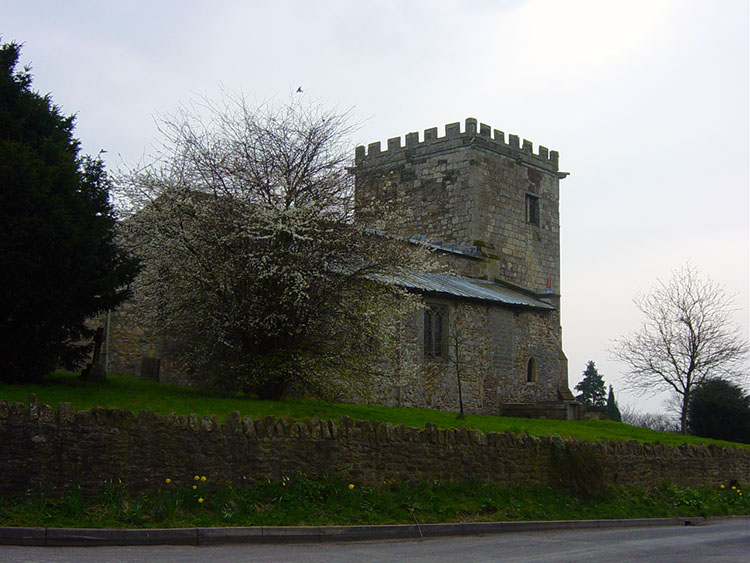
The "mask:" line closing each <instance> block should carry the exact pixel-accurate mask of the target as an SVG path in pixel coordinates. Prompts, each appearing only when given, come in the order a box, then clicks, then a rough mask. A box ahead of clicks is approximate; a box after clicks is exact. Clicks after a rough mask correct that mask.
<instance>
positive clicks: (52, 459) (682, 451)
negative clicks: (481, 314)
mask: <svg viewBox="0 0 750 563" xmlns="http://www.w3.org/2000/svg"><path fill="white" fill-rule="evenodd" d="M0 440H2V441H1V442H0V443H2V455H1V456H0V474H2V476H3V478H2V479H0V492H3V493H24V492H25V491H27V490H28V489H30V488H32V487H37V486H41V487H44V488H46V489H48V490H53V491H54V490H64V489H65V488H67V487H70V486H77V485H80V486H81V487H82V489H83V490H84V491H85V492H87V493H88V492H94V491H97V490H99V489H101V487H102V486H103V484H104V483H105V482H106V481H107V480H114V481H117V480H118V479H121V480H122V482H123V483H124V484H125V485H126V486H128V487H130V488H131V489H133V490H153V489H157V488H160V487H162V486H163V484H164V480H165V478H167V477H169V478H171V479H173V480H176V481H180V480H182V481H187V480H190V479H191V478H192V476H193V475H195V474H200V475H207V476H209V478H210V479H211V480H212V482H218V483H232V484H234V485H237V486H240V485H243V484H249V483H253V482H255V481H258V480H260V479H265V478H271V479H280V478H281V477H283V476H288V475H293V474H296V473H300V472H302V473H305V474H306V475H307V476H309V477H310V478H313V479H317V478H322V477H324V476H332V477H337V478H341V479H343V480H346V481H352V482H355V483H359V484H367V483H369V484H375V483H381V482H382V481H383V480H390V479H395V480H403V481H419V480H428V479H429V480H432V479H441V480H463V479H469V478H475V479H482V480H490V481H494V482H497V483H500V484H503V485H508V486H515V485H523V486H541V485H547V484H550V483H551V481H552V480H554V479H555V476H556V475H557V473H556V464H557V463H558V459H559V453H560V451H561V450H564V448H566V447H569V446H570V445H571V444H574V445H575V447H576V448H578V449H579V451H580V449H581V448H583V449H584V451H589V452H590V454H591V456H592V458H597V459H601V460H603V463H604V465H605V475H606V476H607V479H608V481H609V483H610V484H616V485H633V486H650V485H654V484H658V483H660V482H665V481H668V482H673V483H678V484H682V485H693V486H701V485H705V486H714V485H717V484H718V483H726V482H728V481H730V480H732V479H736V480H738V481H740V482H750V450H747V449H741V448H720V447H715V446H709V447H706V446H680V447H671V446H663V445H654V444H638V443H635V442H596V443H587V442H571V441H562V440H560V438H555V437H542V438H539V437H531V436H527V435H523V434H510V433H504V434H493V433H489V434H485V433H482V432H480V431H479V430H469V429H466V428H454V429H447V430H446V429H438V428H436V427H435V426H434V425H430V424H428V425H426V426H425V428H424V429H417V428H407V427H404V426H394V425H392V424H388V423H385V424H381V423H376V422H369V421H353V420H351V419H349V418H345V417H344V418H342V419H341V420H340V421H338V422H334V421H327V420H318V419H315V418H313V419H311V420H308V421H306V422H292V421H289V420H286V419H277V418H273V417H267V418H264V419H262V420H252V419H250V418H249V417H241V416H240V415H239V414H238V413H233V414H230V415H229V416H228V417H227V419H226V421H225V422H223V423H219V422H218V421H217V420H216V419H215V418H198V417H196V416H195V415H190V416H182V415H175V414H172V415H168V416H161V415H155V414H154V413H153V412H151V411H142V412H141V413H139V414H138V416H135V415H133V414H132V413H130V412H129V411H122V410H110V409H103V408H95V409H92V410H90V411H75V410H74V409H73V408H72V406H71V405H70V404H66V403H62V404H60V405H58V408H57V410H53V409H52V408H50V407H49V406H47V405H42V404H37V403H36V401H35V399H34V398H33V397H32V399H31V401H30V403H29V405H28V407H27V406H26V404H24V403H8V402H7V401H0Z"/></svg>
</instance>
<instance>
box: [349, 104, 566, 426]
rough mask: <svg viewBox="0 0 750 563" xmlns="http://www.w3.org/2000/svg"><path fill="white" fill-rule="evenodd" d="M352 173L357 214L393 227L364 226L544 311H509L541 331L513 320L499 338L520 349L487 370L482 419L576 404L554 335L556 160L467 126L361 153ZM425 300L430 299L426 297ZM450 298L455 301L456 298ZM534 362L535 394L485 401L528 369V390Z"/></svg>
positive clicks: (495, 132)
mask: <svg viewBox="0 0 750 563" xmlns="http://www.w3.org/2000/svg"><path fill="white" fill-rule="evenodd" d="M352 172H353V174H354V176H355V194H356V203H357V208H358V209H375V210H377V209H381V210H383V213H382V214H377V213H376V214H375V215H374V216H375V217H378V215H380V216H382V217H396V218H397V219H395V220H393V221H391V222H390V223H386V224H382V223H378V221H377V220H372V221H370V220H368V219H366V218H365V219H364V222H365V223H370V226H373V227H375V228H378V229H382V230H383V231H386V232H389V233H392V234H398V235H401V236H405V237H407V238H419V239H421V240H425V241H427V242H429V243H432V245H433V246H434V247H436V248H438V249H440V250H443V251H446V252H447V253H449V254H451V255H452V256H453V259H451V260H448V262H449V264H450V266H451V268H452V271H453V272H455V273H456V274H457V276H458V278H471V279H473V280H486V281H487V282H496V283H497V284H499V285H498V288H499V287H500V286H501V287H502V289H503V290H508V291H517V292H518V293H519V294H522V295H527V296H530V297H533V298H535V299H537V300H539V301H541V302H543V303H545V304H548V305H549V309H548V310H542V308H541V307H535V306H528V307H524V308H518V307H516V308H513V307H512V305H513V303H512V302H511V303H509V304H508V307H510V308H513V310H514V313H515V317H516V318H517V319H518V317H519V315H521V316H523V315H527V316H528V315H531V316H532V317H543V318H544V322H543V323H542V324H543V325H544V326H543V327H537V329H533V328H529V327H528V326H527V325H529V323H528V322H527V323H524V322H522V321H518V320H517V321H516V322H515V325H514V326H515V328H513V329H512V330H511V329H510V328H509V327H505V328H508V330H505V331H504V333H503V334H504V336H505V337H506V338H508V337H511V338H512V339H513V340H514V341H518V345H517V346H515V347H514V348H513V349H512V350H511V349H509V350H507V355H509V356H511V357H510V358H506V360H507V361H505V360H498V361H496V362H494V364H493V366H491V367H490V368H489V369H490V371H493V372H494V375H493V376H489V378H488V376H487V375H485V376H484V378H483V381H482V382H481V385H480V387H482V389H481V391H479V392H480V394H482V395H483V396H482V397H480V398H478V399H477V407H478V410H480V411H484V412H490V411H495V412H497V409H500V410H501V411H502V410H503V408H502V406H501V405H502V404H508V405H509V404H511V403H514V404H520V403H530V402H535V403H540V402H548V401H572V399H573V396H572V394H571V393H570V391H569V389H568V387H567V361H566V360H565V358H564V354H563V353H562V345H561V342H562V335H561V328H560V218H559V192H560V186H559V183H560V180H561V179H563V178H565V177H566V176H567V173H565V172H560V170H559V168H558V153H557V152H555V151H549V150H548V149H547V148H545V147H541V146H540V147H539V148H538V150H537V152H534V151H533V149H532V144H531V143H530V142H529V141H527V140H523V141H522V142H521V141H520V140H519V138H518V137H517V136H515V135H509V136H508V139H507V141H506V138H505V134H504V133H503V132H502V131H498V130H492V129H491V128H490V127H489V126H487V125H485V124H479V125H478V124H477V120H476V119H473V118H469V119H467V120H466V124H465V128H464V130H463V131H462V130H461V124H460V123H451V124H448V125H446V126H445V136H443V137H439V136H438V130H437V128H432V129H427V130H425V131H424V136H423V139H422V140H421V141H420V139H419V134H418V133H409V134H407V135H406V138H405V143H402V138H401V137H395V138H392V139H388V145H387V148H386V149H385V150H383V149H382V148H381V145H380V143H379V142H377V143H372V144H370V145H369V146H368V147H367V148H366V149H365V147H364V146H360V147H357V148H356V151H355V166H354V167H353V169H352ZM386 210H387V212H386ZM470 258H473V259H470ZM425 295H427V296H428V297H429V289H428V290H426V291H425ZM444 297H446V296H445V295H444ZM447 297H450V296H447ZM453 297H456V299H457V300H459V301H460V300H461V297H462V296H461V294H460V291H459V292H456V295H454V296H453ZM463 301H466V300H465V299H464V300H463ZM506 308H507V307H506ZM498 314H500V315H502V313H498ZM506 324H507V323H506ZM531 324H534V322H531ZM537 324H538V323H537ZM519 327H520V328H519ZM523 327H526V328H525V329H524V328H523ZM519 330H520V332H521V334H519ZM539 331H541V332H543V333H545V338H540V336H539V334H538V333H539ZM511 333H512V334H511ZM528 339H531V340H528ZM524 340H526V341H525V342H524ZM540 340H545V342H544V343H543V344H542V343H540ZM486 346H489V347H493V348H497V347H498V346H500V343H498V342H497V341H495V342H492V341H489V342H487V343H486ZM552 348H554V349H552ZM523 350H527V351H525V352H524V351H523ZM531 350H535V352H532V351H531ZM495 355H498V354H497V353H495ZM527 356H528V357H527ZM532 363H533V364H534V367H533V369H536V367H535V366H536V365H537V363H538V364H539V366H540V368H541V367H542V364H543V363H544V364H545V365H544V370H543V371H544V378H545V379H546V381H545V382H544V385H541V387H537V389H535V390H534V391H533V392H532V391H530V390H529V386H526V387H524V386H523V385H522V386H521V387H522V388H521V389H520V390H519V389H515V390H510V391H508V390H503V389H501V388H500V387H498V391H497V395H498V398H497V399H496V400H492V399H490V398H489V396H488V395H490V394H491V393H490V392H488V390H487V389H486V386H487V385H490V386H492V385H494V384H497V385H498V386H502V385H503V383H502V382H503V380H507V381H508V383H509V384H510V385H511V386H514V384H515V381H516V379H518V377H516V375H514V374H513V373H511V372H513V371H514V370H515V371H517V370H518V369H521V370H523V369H525V370H527V372H528V374H529V375H528V381H527V382H526V383H531V379H532V376H531V372H530V370H531V369H532ZM503 366H505V367H503ZM504 372H507V373H504ZM540 375H541V373H540ZM492 377H495V378H496V379H497V381H493V380H492ZM534 377H536V375H535V376H534ZM540 379H541V377H540ZM516 387H518V386H516ZM504 393H505V394H506V396H505V398H503V395H504ZM490 407H491V408H490ZM505 411H506V412H507V409H505Z"/></svg>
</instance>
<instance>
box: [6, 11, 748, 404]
mask: <svg viewBox="0 0 750 563" xmlns="http://www.w3.org/2000/svg"><path fill="white" fill-rule="evenodd" d="M0 14H1V15H0V34H1V35H2V38H3V40H4V41H6V42H7V41H10V40H16V41H19V42H24V43H25V46H24V49H23V53H22V63H23V64H27V63H30V64H31V65H32V67H33V74H34V87H35V89H37V90H39V91H41V92H42V93H47V92H50V93H51V94H52V96H53V99H54V101H55V102H56V103H57V104H58V105H60V106H62V108H63V111H64V112H65V113H75V114H76V115H77V129H76V135H77V136H78V137H79V138H80V139H81V141H82V144H83V148H84V150H85V151H86V152H88V153H90V154H96V153H98V152H99V150H100V149H104V150H106V151H107V153H106V154H105V155H104V156H105V159H106V161H107V164H108V166H109V167H110V168H116V167H118V166H120V165H121V164H122V162H123V161H124V162H125V163H126V164H127V163H130V164H134V163H136V162H138V161H139V160H140V159H141V158H142V156H143V154H144V153H146V152H148V146H149V145H151V144H152V143H153V141H154V139H155V138H156V137H157V133H156V128H155V123H154V118H155V116H156V115H158V114H168V113H170V112H173V111H174V110H175V109H176V108H177V106H178V105H179V104H180V103H185V102H189V101H190V100H191V99H195V98H197V97H200V96H208V97H209V98H217V97H218V96H219V93H220V92H221V90H222V89H223V90H226V91H229V92H243V93H245V94H247V95H249V96H251V97H254V98H256V99H258V100H266V99H278V100H281V101H283V100H284V99H286V98H287V97H288V96H289V95H290V94H291V93H292V92H294V91H295V90H296V89H297V87H298V86H302V88H303V90H304V92H305V94H304V95H305V96H307V97H308V99H311V100H318V101H320V102H321V103H323V104H324V105H326V106H330V107H334V108H338V109H339V110H342V111H343V110H347V109H350V108H353V113H352V116H353V121H355V122H359V123H360V124H361V127H360V128H359V130H358V131H357V134H356V139H354V143H353V145H354V144H367V143H369V142H373V141H378V140H380V141H385V140H386V139H387V138H389V137H395V136H398V135H404V134H406V133H407V132H410V131H420V132H421V131H422V130H424V129H426V128H429V127H435V126H438V127H440V134H441V135H442V134H444V130H443V129H442V128H443V126H444V124H446V123H449V122H453V121H463V120H464V119H465V118H467V117H476V118H477V119H479V120H480V121H482V122H484V123H487V124H489V125H490V126H492V127H494V128H497V129H501V130H503V131H505V132H506V134H508V133H513V134H517V135H519V136H521V137H522V138H526V139H529V140H530V141H532V142H533V143H534V145H535V147H536V145H538V144H542V145H545V146H547V147H549V148H550V149H553V150H558V151H559V152H560V165H561V168H562V169H563V170H565V171H569V172H570V173H571V175H570V176H569V177H568V178H567V179H565V180H563V181H562V182H561V224H562V227H561V239H562V304H563V305H562V306H563V318H562V319H563V320H562V323H563V335H564V348H565V352H566V354H567V356H568V359H569V366H570V376H569V379H570V386H571V388H572V387H573V386H574V385H575V384H576V383H577V382H578V381H579V380H580V378H581V372H582V371H583V369H584V368H585V365H586V362H587V361H588V360H590V359H592V360H594V361H595V362H596V364H597V366H598V367H599V371H600V372H601V373H603V374H604V377H605V380H606V381H607V382H608V383H613V384H614V386H615V390H616V391H617V392H618V397H619V399H620V403H621V405H622V403H632V404H637V408H638V409H639V410H647V411H657V410H660V409H661V408H662V399H663V397H656V398H652V399H649V400H646V399H637V398H636V397H633V396H632V395H630V394H628V393H627V392H626V391H625V390H624V389H623V385H622V381H621V377H622V373H623V372H624V367H623V366H621V365H619V364H617V363H615V362H613V361H612V360H611V359H610V358H609V355H608V353H607V351H606V350H607V348H608V347H609V346H610V342H611V340H612V339H614V338H617V337H618V336H621V335H623V334H625V333H627V332H629V331H632V330H634V329H636V328H637V327H638V326H639V323H640V320H639V315H638V313H637V311H636V309H635V307H634V306H633V303H632V299H633V297H634V296H635V295H636V294H637V293H638V292H644V291H647V290H648V289H649V288H650V287H652V286H653V284H654V282H655V280H656V279H657V278H662V279H667V278H669V276H670V272H671V270H673V269H675V268H678V267H680V266H681V265H684V264H685V263H686V262H687V261H690V262H691V263H692V264H693V265H695V266H697V267H698V268H700V269H701V270H703V272H705V273H706V274H708V275H710V276H711V277H712V278H713V279H714V280H715V281H717V282H720V283H721V284H723V285H724V286H725V287H726V288H727V289H728V290H729V291H730V292H732V293H736V294H737V299H736V303H737V307H738V311H737V313H736V321H737V323H738V324H740V325H741V326H742V327H743V329H744V331H745V333H746V334H747V333H748V326H749V325H750V320H749V315H748V301H749V294H750V281H749V276H750V274H749V272H750V227H749V223H750V202H749V196H748V193H749V191H750V164H749V161H750V157H749V150H750V147H749V146H748V145H749V142H748V138H749V136H750V135H749V131H748V130H749V120H750V118H749V115H748V108H749V105H750V102H749V100H750V94H749V86H748V82H749V74H750V72H749V70H748V68H749V61H748V52H749V51H750V45H749V39H748V33H749V32H748V29H749V23H748V21H749V14H748V1H747V0H713V1H707V0H706V1H691V0H676V1H668V0H647V1H640V0H628V1H608V0H495V1H489V0H466V1H463V2H461V1H454V2H448V1H439V0H429V1H408V0H401V1H382V2H365V1H359V2H354V1H328V0H318V1H316V2H310V1H309V0H307V1H291V0H290V1H284V0H276V1H275V2H270V1H265V2H260V1H258V2H253V1H237V2H230V1H222V0H213V1H212V2H205V1H204V2H198V1H172V2H167V1H159V0H149V1H140V0H138V1H134V0H129V1H126V2H114V1H111V2H109V1H101V0H98V1H89V2H83V1H74V0H68V1H65V2H61V1H42V0H35V1H33V2H32V1H29V2H20V1H18V0H0Z"/></svg>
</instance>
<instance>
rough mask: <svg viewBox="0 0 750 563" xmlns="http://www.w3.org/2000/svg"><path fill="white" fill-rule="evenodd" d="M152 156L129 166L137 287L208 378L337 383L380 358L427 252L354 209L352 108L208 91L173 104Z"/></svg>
mask: <svg viewBox="0 0 750 563" xmlns="http://www.w3.org/2000/svg"><path fill="white" fill-rule="evenodd" d="M160 131H161V132H162V134H163V136H164V145H163V148H162V150H161V152H160V153H159V154H157V155H156V157H155V158H154V160H153V161H152V162H150V163H149V164H147V165H146V166H143V167H141V168H140V169H138V170H134V171H131V172H130V173H128V174H126V175H124V176H123V177H122V178H121V179H120V186H121V188H122V190H123V192H124V193H126V194H127V195H128V196H129V201H130V202H131V203H132V211H135V213H133V214H132V215H131V217H130V219H129V220H128V221H126V225H127V235H128V236H127V240H128V242H129V247H130V248H131V249H132V250H133V251H134V252H136V253H137V254H138V255H139V256H140V257H141V258H142V261H143V264H144V272H143V274H142V276H141V278H140V286H139V289H140V294H141V295H142V297H143V299H144V300H145V302H146V303H147V304H148V305H149V310H150V311H152V313H153V316H154V319H155V320H156V321H158V324H159V325H160V326H161V327H162V328H163V332H164V334H165V335H166V336H167V337H168V339H169V344H170V347H171V351H172V352H173V353H174V355H175V356H176V357H177V359H178V360H179V361H180V363H181V364H182V365H183V367H184V368H185V369H186V371H188V373H190V374H192V375H193V376H194V377H195V378H196V379H202V380H204V381H207V382H213V383H216V384H221V385H223V386H225V387H230V388H239V389H243V390H252V391H256V392H258V394H259V395H261V396H263V397H269V398H278V397H280V396H282V395H283V394H284V393H285V392H286V391H287V390H289V388H290V387H295V386H296V387H303V388H304V389H305V390H307V391H309V390H314V391H317V392H319V393H322V394H328V395H330V394H331V393H332V392H333V391H334V390H335V388H336V385H335V383H337V382H338V383H340V382H346V384H347V385H352V384H353V383H354V381H355V379H356V377H357V376H358V375H362V374H367V373H369V370H370V369H374V368H373V366H374V365H375V363H377V362H376V361H380V362H381V363H382V361H383V358H384V357H386V356H387V355H388V353H389V352H388V350H389V349H390V348H391V347H392V346H395V345H396V342H395V341H396V335H397V332H398V330H397V325H398V320H399V318H400V317H401V316H403V315H404V314H406V311H407V310H408V309H409V308H410V307H411V306H412V303H411V302H412V301H413V300H414V299H413V298H411V297H410V296H408V295H407V293H406V291H405V290H402V289H400V288H399V287H397V286H396V285H394V284H387V283H377V282H374V281H373V279H374V278H375V277H376V276H381V279H385V278H388V277H390V278H391V279H392V278H394V277H398V276H400V275H404V274H405V273H406V272H408V271H410V270H414V269H420V267H419V265H420V264H421V260H422V259H423V258H424V254H423V253H420V252H419V250H418V249H415V248H414V246H413V245H411V246H410V245H407V244H405V243H404V242H403V241H400V240H396V239H392V238H388V237H384V236H378V235H375V234H373V233H371V232H365V231H364V230H362V229H359V228H357V227H356V225H354V224H353V222H352V218H353V213H352V211H353V209H352V207H353V205H352V182H351V177H350V175H349V174H348V172H347V170H346V166H347V165H348V164H349V163H350V157H349V151H348V145H347V143H346V142H345V139H346V136H347V135H348V133H349V132H350V127H349V126H348V124H347V120H346V115H339V114H336V113H333V112H330V111H325V110H321V109H320V108H318V107H315V106H310V105H306V104H305V103H304V102H303V101H300V100H299V99H298V98H297V99H293V100H292V101H291V102H290V103H289V104H286V105H273V104H266V105H261V106H259V107H256V106H251V105H250V104H248V103H247V102H246V100H245V99H244V98H242V97H233V98H225V99H223V100H221V101H220V102H218V103H213V102H208V101H206V102H203V103H201V104H199V105H194V106H190V107H187V108H183V109H181V110H180V111H179V112H178V113H177V114H176V115H175V116H173V117H171V118H167V119H163V120H162V122H161V127H160Z"/></svg>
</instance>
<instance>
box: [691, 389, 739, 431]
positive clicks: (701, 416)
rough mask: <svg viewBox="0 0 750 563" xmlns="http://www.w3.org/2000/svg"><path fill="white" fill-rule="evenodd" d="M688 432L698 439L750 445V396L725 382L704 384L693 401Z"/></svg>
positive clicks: (695, 394)
mask: <svg viewBox="0 0 750 563" xmlns="http://www.w3.org/2000/svg"><path fill="white" fill-rule="evenodd" d="M688 430H689V431H690V433H691V434H694V435H696V436H703V437H705V438H715V439H717V440H729V441H731V442H744V443H746V444H750V395H746V394H745V393H744V392H743V390H742V388H741V387H740V386H739V385H735V384H733V383H731V382H729V381H725V380H723V379H709V380H707V381H704V382H703V383H701V384H700V385H699V386H698V387H696V388H695V391H694V392H693V396H692V398H691V399H690V406H689V407H688Z"/></svg>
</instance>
